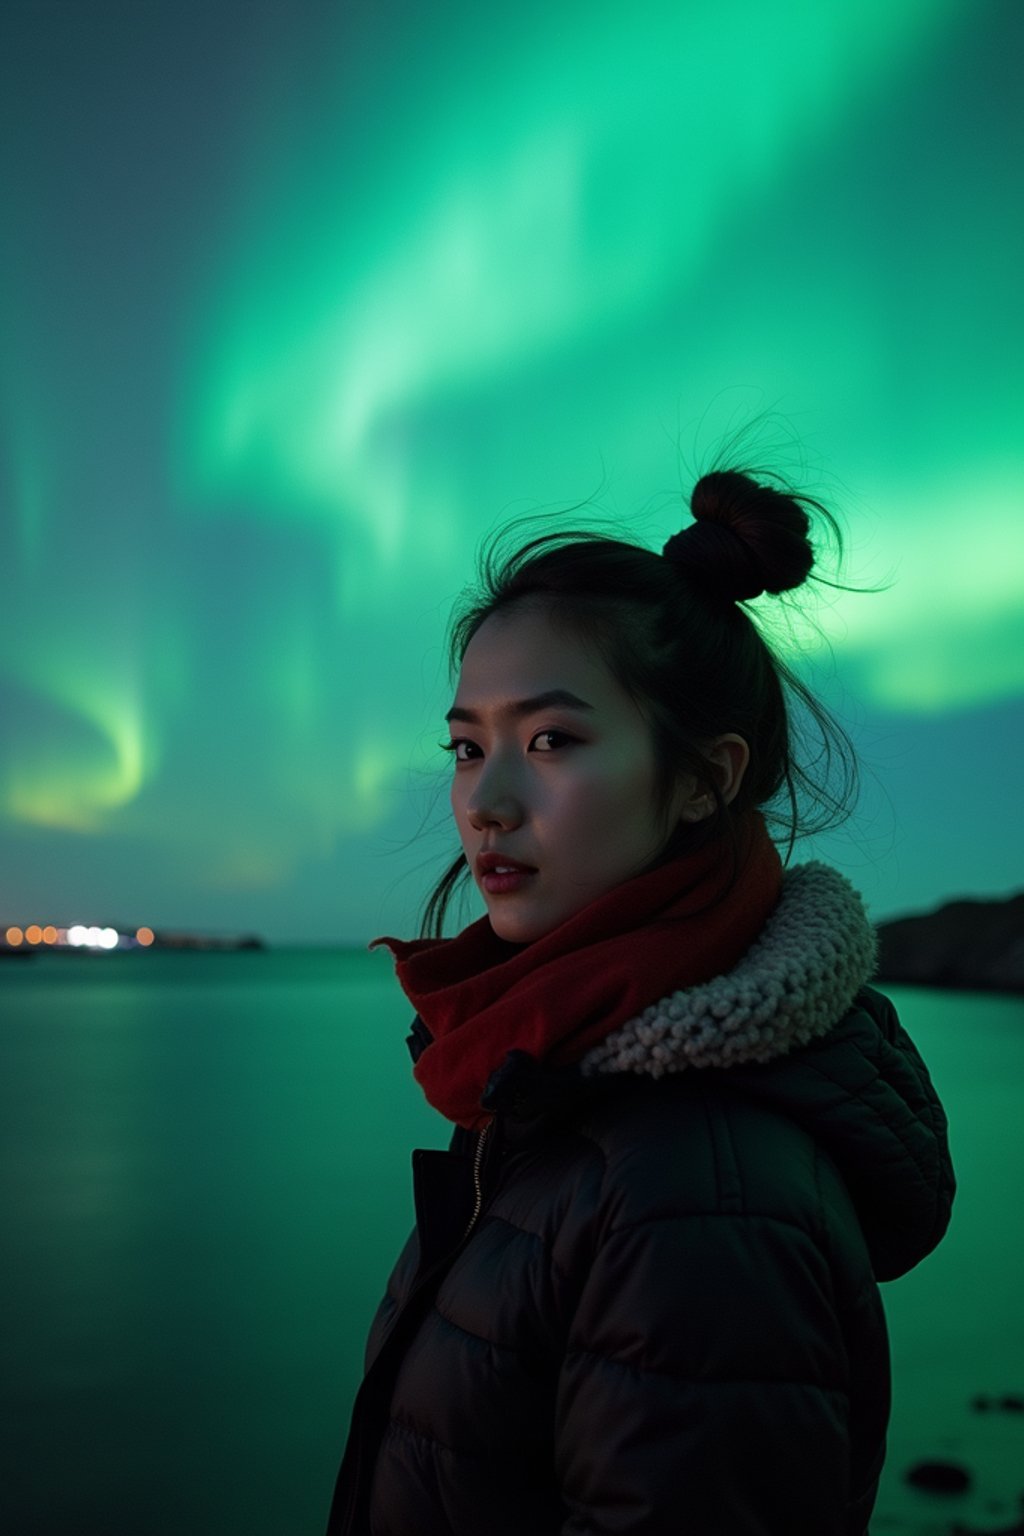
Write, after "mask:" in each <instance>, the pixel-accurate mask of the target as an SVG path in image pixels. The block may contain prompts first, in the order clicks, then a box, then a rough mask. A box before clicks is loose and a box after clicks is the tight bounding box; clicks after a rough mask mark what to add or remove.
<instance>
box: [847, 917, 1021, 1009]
mask: <svg viewBox="0 0 1024 1536" xmlns="http://www.w3.org/2000/svg"><path fill="white" fill-rule="evenodd" d="M878 939H879V956H878V970H877V972H876V976H877V979H878V980H879V981H880V982H885V981H889V982H902V983H904V984H906V985H908V986H919V987H963V988H969V989H971V990H972V991H978V992H982V991H984V992H1024V892H1021V893H1019V894H1018V895H1016V896H1009V897H1007V898H1006V899H1005V900H1003V901H950V902H947V903H946V905H945V906H942V907H939V908H938V910H937V911H935V912H928V913H924V914H922V915H921V916H919V917H902V918H897V919H895V920H894V921H892V922H887V923H879V924H878Z"/></svg>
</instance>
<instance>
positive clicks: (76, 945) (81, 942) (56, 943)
mask: <svg viewBox="0 0 1024 1536" xmlns="http://www.w3.org/2000/svg"><path fill="white" fill-rule="evenodd" d="M4 939H5V940H6V942H7V944H8V946H9V947H10V948H11V949H18V948H20V947H21V946H22V945H39V944H48V945H50V946H51V947H52V948H54V949H136V948H139V947H141V948H148V947H149V946H150V945H151V944H152V943H153V930H152V928H136V930H135V932H134V933H120V932H118V930H117V929H116V928H100V927H96V926H93V927H89V926H87V925H86V924H85V923H73V924H72V925H71V927H70V928H57V927H55V926H54V925H53V924H52V923H48V924H47V926H46V927H45V928H43V927H40V925H39V924H38V923H29V924H28V926H27V927H26V928H19V927H18V926H17V924H15V923H12V924H11V926H10V927H9V928H8V929H7V930H6V932H5V933H4Z"/></svg>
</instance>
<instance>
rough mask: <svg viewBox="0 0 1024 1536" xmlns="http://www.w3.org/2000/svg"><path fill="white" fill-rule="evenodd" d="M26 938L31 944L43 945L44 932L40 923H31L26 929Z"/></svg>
mask: <svg viewBox="0 0 1024 1536" xmlns="http://www.w3.org/2000/svg"><path fill="white" fill-rule="evenodd" d="M25 938H26V940H27V942H28V943H29V944H41V943H42V942H43V930H42V929H41V928H40V926H39V924H38V923H29V925H28V927H27V928H26V929H25Z"/></svg>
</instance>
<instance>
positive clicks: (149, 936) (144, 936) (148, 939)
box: [135, 928, 154, 944]
mask: <svg viewBox="0 0 1024 1536" xmlns="http://www.w3.org/2000/svg"><path fill="white" fill-rule="evenodd" d="M153 938H154V934H153V930H152V928H136V930H135V939H136V942H137V943H139V944H152V942H153Z"/></svg>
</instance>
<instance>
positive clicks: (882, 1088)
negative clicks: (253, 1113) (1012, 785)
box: [410, 863, 956, 1280]
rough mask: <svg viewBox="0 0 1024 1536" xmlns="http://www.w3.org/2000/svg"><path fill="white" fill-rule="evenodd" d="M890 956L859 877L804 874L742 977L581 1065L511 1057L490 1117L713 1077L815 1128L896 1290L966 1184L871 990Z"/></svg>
mask: <svg viewBox="0 0 1024 1536" xmlns="http://www.w3.org/2000/svg"><path fill="white" fill-rule="evenodd" d="M875 956H876V936H875V932H874V929H873V927H872V925H871V923H870V922H869V920H868V918H867V915H866V913H865V911H864V906H863V903H862V901H861V898H860V896H859V895H858V894H857V892H856V891H855V890H854V888H853V886H852V885H850V883H849V881H847V880H846V879H845V878H844V877H843V876H842V875H840V874H839V873H838V871H837V870H834V869H831V868H830V867H829V866H827V865H824V864H819V863H809V864H804V865H798V866H796V867H794V868H792V869H790V870H788V871H787V872H786V875H785V876H784V879H783V886H782V894H781V897H780V900H779V903H778V906H777V907H776V909H775V911H774V912H773V914H772V916H771V918H770V919H769V921H768V923H767V924H766V926H765V928H764V930H763V931H762V933H761V935H760V936H759V938H758V939H757V940H756V941H755V943H754V944H753V945H752V946H751V947H750V949H749V950H748V951H747V953H746V954H745V955H744V956H743V958H742V960H740V962H739V963H738V964H737V965H736V966H735V967H734V969H733V970H732V971H730V972H729V973H728V974H727V975H724V976H719V977H716V978H714V979H713V980H711V981H709V982H706V983H702V984H701V985H699V986H695V987H689V988H684V989H682V990H680V991H677V992H674V993H672V994H671V995H669V996H667V997H664V998H662V999H660V1000H659V1001H657V1002H655V1003H652V1004H651V1005H650V1006H649V1007H647V1008H645V1009H644V1011H643V1013H641V1014H640V1015H638V1016H637V1017H636V1018H634V1019H630V1020H628V1021H627V1022H626V1023H625V1024H623V1025H622V1026H621V1027H620V1028H619V1029H617V1030H615V1031H614V1032H613V1033H611V1034H610V1035H608V1037H607V1038H606V1039H605V1040H604V1041H602V1042H601V1043H600V1044H599V1045H598V1046H596V1047H594V1048H593V1049H592V1050H591V1051H589V1052H588V1053H587V1055H586V1056H584V1057H583V1059H582V1061H581V1062H579V1063H578V1064H577V1065H576V1066H573V1067H562V1068H557V1069H556V1068H550V1067H546V1066H545V1065H544V1064H543V1063H541V1062H536V1061H534V1060H533V1059H532V1058H531V1057H529V1056H527V1055H526V1053H524V1052H521V1051H510V1052H509V1055H508V1059H507V1060H506V1062H505V1064H504V1065H503V1066H502V1067H501V1068H499V1069H498V1071H496V1072H495V1073H494V1074H493V1075H492V1077H491V1080H490V1082H489V1084H488V1088H487V1092H486V1093H485V1095H484V1098H483V1100H482V1103H483V1106H484V1107H485V1108H487V1109H490V1110H494V1111H507V1112H508V1113H510V1114H511V1115H512V1116H514V1117H517V1118H526V1119H529V1118H533V1117H535V1116H537V1115H543V1114H547V1113H551V1112H557V1111H558V1110H559V1109H562V1110H564V1109H565V1107H566V1106H567V1104H568V1102H569V1101H571V1100H575V1099H577V1097H578V1095H580V1094H581V1093H584V1094H585V1092H586V1090H587V1089H588V1088H591V1089H597V1088H599V1087H600V1086H602V1085H604V1086H607V1087H608V1088H613V1087H614V1083H615V1082H616V1081H621V1079H622V1078H623V1077H632V1078H634V1079H635V1078H637V1077H640V1078H644V1077H646V1078H662V1077H666V1076H668V1075H670V1074H675V1073H681V1072H693V1071H701V1072H704V1073H706V1074H707V1075H708V1078H709V1079H717V1080H718V1081H719V1082H720V1083H721V1086H722V1088H723V1089H724V1090H725V1091H729V1092H733V1093H737V1094H740V1095H743V1096H745V1097H748V1098H752V1099H755V1100H757V1101H758V1102H760V1103H761V1104H763V1105H766V1106H770V1107H772V1108H773V1109H775V1110H776V1111H778V1112H779V1113H780V1114H784V1115H787V1116H790V1117H791V1118H792V1119H794V1120H797V1121H799V1122H800V1124H801V1125H803V1126H804V1127H805V1128H806V1129H807V1130H808V1132H809V1133H810V1134H811V1135H812V1136H813V1137H814V1139H815V1140H816V1141H817V1142H818V1143H819V1144H820V1145H821V1146H822V1147H823V1148H824V1149H825V1150H826V1151H827V1152H828V1154H829V1155H830V1156H831V1158H832V1159H833V1161H834V1162H835V1163H836V1165H837V1167H838V1169H839V1171H840V1173H841V1175H842V1177H843V1180H844V1182H845V1184H846V1186H847V1188H848V1189H849V1191H850V1194H851V1197H852V1199H853V1201H854V1204H855V1206H856V1209H857V1213H858V1217H859V1219H860V1223H861V1227H862V1229H863V1231H864V1235H865V1239H866V1241H867V1244H868V1247H869V1251H870V1253H871V1258H872V1263H873V1266H874V1270H875V1275H876V1277H877V1278H878V1279H880V1280H891V1279H895V1278H897V1276H899V1275H901V1274H904V1273H906V1272H907V1270H909V1269H912V1268H913V1267H914V1265H915V1264H918V1263H919V1262H920V1261H921V1259H923V1258H925V1257H926V1255H927V1254H929V1253H930V1252H931V1251H932V1249H933V1248H934V1247H935V1246H936V1245H937V1244H938V1242H939V1241H940V1239H941V1238H942V1236H943V1234H944V1233H945V1231H946V1228H947V1227H948V1225H949V1219H950V1213H951V1208H952V1201H953V1195H954V1192H955V1188H956V1184H955V1179H954V1175H953V1168H952V1163H951V1160H950V1155H949V1145H948V1125H947V1120H946V1115H945V1112H944V1110H943V1107H942V1104H941V1103H940V1101H939V1098H938V1095H937V1094H936V1092H935V1089H934V1087H933V1085H932V1082H931V1078H930V1076H929V1074H928V1070H927V1068H926V1066H925V1064H924V1061H923V1060H922V1058H921V1056H920V1053H919V1052H918V1050H917V1048H916V1046H915V1045H914V1043H913V1041H912V1040H911V1039H910V1037H909V1036H908V1035H907V1033H906V1031H905V1030H904V1029H903V1028H902V1026H901V1025H900V1023H899V1020H898V1018H897V1016H896V1012H895V1009H894V1008H893V1006H892V1004H891V1003H890V1002H889V1000H888V999H887V998H885V997H883V996H882V994H881V993H879V992H876V991H874V990H873V989H872V988H870V987H868V986H866V985H865V983H866V981H867V979H868V977H869V976H870V975H871V974H872V972H873V970H874V965H875ZM417 1025H419V1026H420V1030H421V1031H422V1030H423V1028H424V1026H423V1025H422V1021H421V1020H419V1019H418V1018H417V1021H416V1023H415V1024H414V1026H413V1028H414V1034H415V1033H416V1028H417ZM420 1038H421V1039H422V1036H420ZM428 1039H429V1036H428ZM410 1048H412V1042H410Z"/></svg>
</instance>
